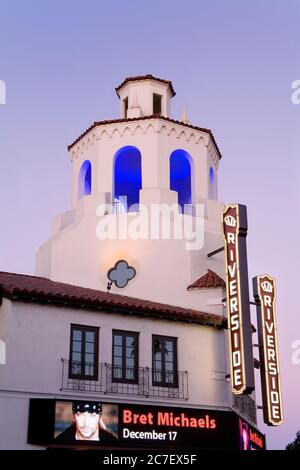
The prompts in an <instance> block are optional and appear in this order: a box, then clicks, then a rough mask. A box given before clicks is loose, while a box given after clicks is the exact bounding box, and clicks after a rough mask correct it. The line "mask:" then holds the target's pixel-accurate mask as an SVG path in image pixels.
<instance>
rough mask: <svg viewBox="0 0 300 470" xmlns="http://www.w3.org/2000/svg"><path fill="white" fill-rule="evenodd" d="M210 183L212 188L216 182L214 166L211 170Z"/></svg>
mask: <svg viewBox="0 0 300 470" xmlns="http://www.w3.org/2000/svg"><path fill="white" fill-rule="evenodd" d="M209 182H210V185H211V186H213V185H214V182H215V174H214V169H213V167H212V166H211V167H210V169H209Z"/></svg>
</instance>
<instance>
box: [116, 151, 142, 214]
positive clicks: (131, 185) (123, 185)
mask: <svg viewBox="0 0 300 470" xmlns="http://www.w3.org/2000/svg"><path fill="white" fill-rule="evenodd" d="M141 189H142V157H141V152H140V151H139V149H137V148H136V147H133V146H131V145H127V146H125V147H122V148H120V149H119V150H118V151H117V152H116V154H115V157H114V202H115V204H117V205H122V207H123V209H124V212H127V211H128V212H136V211H138V207H139V201H140V190H141ZM120 212H122V211H120Z"/></svg>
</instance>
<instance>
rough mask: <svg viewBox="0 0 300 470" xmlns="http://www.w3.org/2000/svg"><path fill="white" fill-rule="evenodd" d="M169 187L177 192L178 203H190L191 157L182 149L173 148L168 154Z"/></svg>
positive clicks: (182, 205) (181, 204) (182, 204)
mask: <svg viewBox="0 0 300 470" xmlns="http://www.w3.org/2000/svg"><path fill="white" fill-rule="evenodd" d="M170 189H172V190H173V191H176V192H177V193H178V204H179V205H180V206H181V208H182V212H183V209H184V205H185V204H189V205H191V204H192V157H191V156H190V154H189V153H188V152H186V151H185V150H182V149H177V150H174V152H172V153H171V156H170Z"/></svg>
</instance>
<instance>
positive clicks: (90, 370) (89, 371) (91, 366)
mask: <svg viewBox="0 0 300 470" xmlns="http://www.w3.org/2000/svg"><path fill="white" fill-rule="evenodd" d="M85 374H86V375H93V374H94V364H93V363H91V364H87V363H86V364H85Z"/></svg>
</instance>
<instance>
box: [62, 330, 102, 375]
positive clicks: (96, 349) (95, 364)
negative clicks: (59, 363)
mask: <svg viewBox="0 0 300 470" xmlns="http://www.w3.org/2000/svg"><path fill="white" fill-rule="evenodd" d="M75 330H77V331H78V330H80V331H81V332H82V333H83V334H84V340H81V360H80V366H81V373H80V374H75V373H74V372H72V365H73V362H79V361H73V360H72V353H73V332H74V331H75ZM91 332H93V333H94V335H95V342H94V362H93V374H92V375H88V374H86V373H85V364H86V362H85V360H84V358H85V344H86V339H85V338H86V333H91ZM83 345H84V347H83ZM98 358H99V327H97V326H88V325H78V324H74V323H71V328H70V351H69V378H70V379H78V380H95V381H97V380H98ZM82 371H83V372H82Z"/></svg>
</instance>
